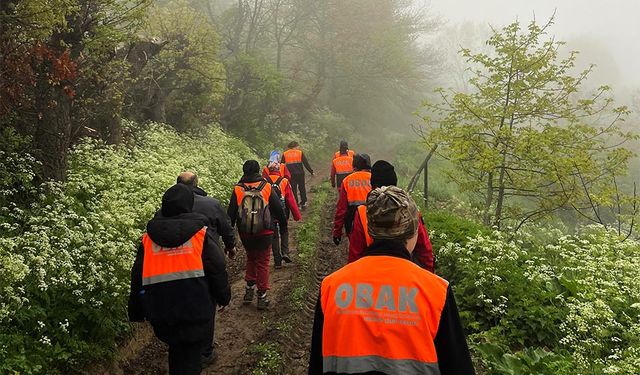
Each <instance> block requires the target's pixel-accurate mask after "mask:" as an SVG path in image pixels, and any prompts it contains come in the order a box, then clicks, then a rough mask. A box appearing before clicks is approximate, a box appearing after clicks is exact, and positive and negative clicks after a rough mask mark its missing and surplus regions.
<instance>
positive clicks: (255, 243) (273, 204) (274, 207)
mask: <svg viewBox="0 0 640 375" xmlns="http://www.w3.org/2000/svg"><path fill="white" fill-rule="evenodd" d="M258 181H266V180H265V179H264V178H263V177H262V176H260V175H259V174H257V173H256V174H254V175H251V176H243V177H242V178H241V179H240V181H239V182H238V183H240V184H242V183H251V182H258ZM267 183H268V182H267ZM269 212H270V213H271V219H272V222H271V223H270V228H269V230H268V231H267V232H265V233H264V234H257V235H253V236H251V235H245V234H242V233H241V234H240V239H241V240H242V244H243V245H244V247H245V249H246V250H264V249H266V248H268V247H269V246H270V245H271V238H272V236H273V229H274V228H275V226H274V221H278V222H279V223H281V224H280V225H281V229H282V228H286V227H287V216H286V215H285V213H284V209H283V208H282V203H281V202H280V198H279V197H278V194H277V193H276V192H275V191H274V190H271V195H270V196H269ZM227 215H229V218H231V225H232V226H235V225H236V222H237V221H238V219H239V212H238V199H237V198H236V191H235V189H234V191H233V193H231V200H230V201H229V208H228V209H227Z"/></svg>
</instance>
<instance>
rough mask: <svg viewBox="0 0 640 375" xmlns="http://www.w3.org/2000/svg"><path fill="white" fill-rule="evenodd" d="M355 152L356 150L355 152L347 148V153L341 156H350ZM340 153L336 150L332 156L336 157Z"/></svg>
mask: <svg viewBox="0 0 640 375" xmlns="http://www.w3.org/2000/svg"><path fill="white" fill-rule="evenodd" d="M355 154H356V152H355V151H353V150H347V155H343V156H351V157H353V155H355ZM340 155H342V154H341V153H340V151H338V152H336V153H335V154H334V155H333V158H334V159H335V158H337V157H338V156H340Z"/></svg>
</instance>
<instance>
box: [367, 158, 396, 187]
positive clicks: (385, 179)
mask: <svg viewBox="0 0 640 375" xmlns="http://www.w3.org/2000/svg"><path fill="white" fill-rule="evenodd" d="M396 185H398V176H397V175H396V171H395V169H394V168H393V165H391V164H390V163H389V162H387V161H385V160H378V161H377V162H375V164H373V167H371V188H373V189H375V188H379V187H382V186H396Z"/></svg>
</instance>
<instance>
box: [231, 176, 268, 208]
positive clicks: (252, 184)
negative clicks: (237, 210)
mask: <svg viewBox="0 0 640 375" xmlns="http://www.w3.org/2000/svg"><path fill="white" fill-rule="evenodd" d="M261 183H262V181H256V182H244V183H242V184H240V185H236V187H235V188H234V191H235V193H236V200H237V202H238V207H240V206H241V205H242V198H244V192H245V190H244V188H243V187H242V186H241V185H245V186H247V187H251V188H257V187H258V186H260V184H261ZM260 193H262V199H264V204H265V206H267V205H268V204H269V197H271V185H270V184H268V183H266V184H265V185H264V187H263V188H262V190H261V191H260Z"/></svg>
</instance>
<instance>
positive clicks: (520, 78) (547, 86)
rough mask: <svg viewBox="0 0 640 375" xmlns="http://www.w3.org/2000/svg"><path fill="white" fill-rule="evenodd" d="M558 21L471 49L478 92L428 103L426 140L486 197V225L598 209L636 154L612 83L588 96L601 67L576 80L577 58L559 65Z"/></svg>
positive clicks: (465, 185) (509, 29)
mask: <svg viewBox="0 0 640 375" xmlns="http://www.w3.org/2000/svg"><path fill="white" fill-rule="evenodd" d="M552 23H553V19H551V20H550V21H549V22H548V23H547V24H545V25H539V24H537V23H536V22H535V21H534V22H531V23H530V24H529V25H528V27H526V28H524V29H523V27H522V26H521V25H520V23H518V22H515V23H512V24H510V25H508V26H506V27H504V28H503V29H502V30H494V33H493V35H492V36H491V37H490V38H489V39H488V41H487V44H488V45H489V46H490V47H491V49H492V53H491V54H486V53H476V54H474V53H473V52H472V51H470V50H468V49H463V50H462V51H461V53H462V56H463V57H464V58H465V59H466V60H467V62H469V63H470V64H471V66H472V68H471V70H472V72H473V78H471V79H470V80H469V84H470V86H471V87H472V92H470V93H460V92H453V93H449V92H446V91H445V90H443V89H439V90H438V93H439V94H440V96H441V99H442V100H441V101H440V102H438V103H425V109H426V110H427V111H429V112H430V114H429V115H425V116H424V120H425V121H426V124H427V129H426V133H425V141H426V142H427V143H429V144H430V145H434V144H438V145H439V147H440V148H439V152H440V153H441V154H442V155H443V156H444V157H446V158H447V159H449V160H451V161H452V163H453V164H454V166H455V167H456V168H455V170H452V171H451V173H450V177H451V178H452V179H453V180H455V181H456V182H457V183H458V184H459V186H460V188H461V189H462V190H463V191H465V192H468V193H471V195H472V196H473V197H475V198H477V199H478V200H479V203H480V204H481V207H482V210H483V220H484V223H485V224H492V225H494V226H497V227H500V226H501V224H502V223H503V222H504V221H505V220H507V219H513V220H517V222H516V224H517V225H518V228H519V227H520V225H522V224H523V223H525V222H527V221H529V220H533V219H536V218H540V217H542V216H545V215H548V214H549V213H551V212H554V211H556V210H558V209H560V208H562V207H571V208H573V209H575V210H576V211H578V212H581V213H584V210H585V209H587V210H592V209H594V207H595V206H596V205H597V204H598V202H600V203H603V204H604V203H605V202H607V201H608V200H610V199H611V197H612V193H613V195H615V192H612V190H611V189H610V182H611V178H612V177H613V176H622V175H624V174H625V173H626V170H627V168H626V167H627V163H628V161H629V159H630V158H631V157H632V155H633V154H632V152H631V151H629V150H628V149H626V148H623V147H621V145H622V144H623V143H624V142H625V141H627V140H629V139H632V138H634V135H632V134H630V133H626V132H623V131H622V130H621V129H620V127H619V122H620V121H622V120H624V118H625V116H626V115H627V113H628V110H627V108H626V107H614V103H613V99H612V98H611V97H610V96H609V94H610V88H609V87H607V86H602V87H600V88H599V89H598V90H596V91H595V92H594V93H592V94H590V95H586V96H583V95H582V94H581V93H580V89H581V85H582V84H583V83H584V82H585V80H586V79H587V77H588V75H589V73H590V72H591V70H592V69H593V67H590V68H588V69H587V70H585V71H583V72H581V73H580V74H577V75H571V73H570V72H571V69H572V68H573V67H574V63H575V59H576V55H577V52H572V53H571V54H569V56H568V57H566V58H564V59H560V58H559V55H558V48H559V47H560V46H561V45H562V43H560V42H556V41H555V40H554V39H553V38H548V37H547V30H548V28H549V27H550V25H551V24H552ZM595 209H596V210H597V207H596V208H595Z"/></svg>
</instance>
